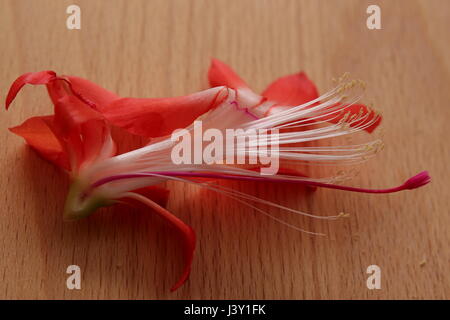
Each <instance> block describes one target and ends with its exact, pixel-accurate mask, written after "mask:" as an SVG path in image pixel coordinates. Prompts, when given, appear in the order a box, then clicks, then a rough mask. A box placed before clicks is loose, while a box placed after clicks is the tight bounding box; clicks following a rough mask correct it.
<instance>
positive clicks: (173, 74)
mask: <svg viewBox="0 0 450 320" xmlns="http://www.w3.org/2000/svg"><path fill="white" fill-rule="evenodd" d="M76 3H77V4H78V5H80V7H81V10H82V29H81V30H79V31H76V30H72V31H70V30H67V29H66V26H65V21H66V18H67V14H66V13H65V11H66V7H67V6H68V5H69V4H72V2H71V1H41V0H39V1H38V0H36V1H22V0H21V1H19V0H14V1H5V0H2V1H1V2H0V5H1V10H0V45H1V50H0V57H1V61H2V62H3V63H2V68H1V71H0V72H1V80H2V81H1V83H0V90H1V96H2V99H3V98H4V97H5V95H6V92H7V89H8V87H9V85H10V84H11V82H12V81H13V80H14V79H15V78H16V77H17V76H18V75H20V74H22V73H25V72H29V71H39V70H45V69H52V70H55V71H57V72H59V73H61V74H71V75H77V76H81V77H85V78H88V79H90V80H92V81H94V82H96V83H98V84H100V85H102V86H104V87H106V88H108V89H110V90H112V91H115V92H117V93H118V94H120V95H121V96H139V97H154V96H175V95H182V94H187V93H191V92H195V91H198V90H200V89H203V88H205V87H206V86H207V81H206V71H207V68H208V65H209V59H210V58H211V57H217V58H219V59H222V60H224V61H226V62H227V63H229V64H230V65H231V66H233V67H234V68H235V69H236V70H237V71H238V72H239V73H240V74H241V75H242V76H243V77H244V78H245V79H246V80H247V81H248V83H250V84H251V85H252V86H253V87H254V88H255V90H257V91H260V90H262V89H263V88H264V87H265V86H266V85H267V84H268V83H270V82H271V81H272V80H274V79H275V78H276V77H279V76H282V75H285V74H289V73H293V72H296V71H298V70H305V71H306V72H307V73H308V75H309V76H310V78H311V79H313V80H314V81H315V82H316V83H317V86H318V88H319V89H320V91H321V92H324V91H325V90H327V89H328V88H329V87H330V86H331V82H330V79H331V78H332V77H335V76H339V75H341V74H342V73H343V72H345V71H350V72H351V73H352V75H353V76H355V77H357V78H361V79H364V80H366V81H367V83H368V90H367V93H366V97H365V101H366V102H373V103H374V104H375V105H376V106H377V107H378V108H379V109H380V110H382V111H383V116H384V122H383V127H384V136H383V139H384V142H385V144H386V148H385V150H384V151H383V152H382V153H380V154H379V155H378V156H377V157H376V158H375V159H374V160H372V161H370V162H369V164H368V165H366V166H364V167H363V168H362V169H361V174H360V175H359V176H358V177H357V178H356V179H354V180H353V181H352V182H351V185H354V186H368V187H384V186H386V187H388V186H394V185H397V184H398V183H400V182H402V181H403V180H404V179H406V178H407V177H408V176H410V175H413V174H415V173H417V172H419V171H421V170H424V169H427V170H429V171H430V174H431V175H432V177H433V182H432V183H431V184H430V185H428V186H426V187H424V188H422V189H419V190H414V191H411V192H403V193H398V194H393V195H365V194H354V193H347V192H343V191H336V190H318V191H317V192H316V193H306V194H305V193H304V192H301V191H299V190H294V189H292V188H290V189H289V190H284V189H280V188H278V187H276V186H255V185H251V186H247V185H246V184H244V183H242V184H236V183H225V184H226V185H232V186H233V187H236V188H238V189H239V190H245V191H249V192H252V191H253V192H254V194H255V193H256V194H260V195H262V196H265V197H268V198H269V199H271V200H276V201H279V202H281V203H282V204H285V205H289V206H291V207H294V208H298V209H302V210H305V211H308V212H313V213H320V214H334V213H338V212H340V211H345V212H348V213H350V214H351V216H350V218H348V219H343V220H339V221H337V222H329V223H324V222H320V221H311V220H309V219H302V218H298V217H295V216H290V215H288V214H285V213H282V212H279V211H277V210H274V211H273V213H274V214H275V215H276V216H277V217H280V218H285V219H287V221H289V222H290V223H295V224H297V225H300V226H303V227H306V228H308V229H313V230H315V231H318V232H325V233H327V234H328V237H326V238H321V237H311V236H308V235H305V234H301V233H299V232H297V231H294V230H291V229H288V228H286V227H285V226H283V225H280V224H277V223H276V222H273V221H272V220H269V219H267V218H265V217H264V216H261V215H260V214H258V213H256V212H254V211H252V210H249V209H248V208H245V207H242V206H241V205H240V204H239V203H235V202H230V201H228V200H226V199H225V198H223V197H222V196H220V195H217V194H214V193H211V192H206V191H202V190H198V189H196V188H195V187H191V186H185V185H179V184H170V187H171V189H172V194H171V198H170V203H169V210H171V211H172V212H173V213H175V214H176V215H177V216H179V217H180V218H181V219H183V220H184V221H186V222H188V223H189V224H190V225H192V226H193V227H194V229H195V230H196V231H197V235H198V248H197V252H196V257H195V261H194V264H193V269H192V275H191V278H190V280H189V281H188V283H187V284H186V285H185V286H184V287H182V288H181V289H180V290H178V291H176V292H175V293H170V292H169V288H170V286H171V285H172V284H173V282H174V281H175V280H176V277H177V276H178V274H179V272H180V271H181V257H180V254H181V251H180V249H179V248H178V245H179V243H178V241H177V239H176V237H174V236H173V233H172V231H171V229H170V228H169V227H167V226H165V225H164V224H163V223H162V222H161V220H160V219H158V218H155V217H153V215H152V214H151V212H145V211H138V210H133V209H124V208H123V207H120V208H119V207H117V208H115V209H110V210H103V211H101V212H99V213H96V214H95V215H93V216H92V217H90V218H88V219H85V220H82V221H79V222H74V223H67V222H64V221H63V220H62V214H61V212H62V206H63V202H64V197H65V193H66V190H67V186H68V182H67V178H65V177H63V175H62V174H61V173H60V172H59V171H58V170H57V169H56V168H55V167H53V166H52V165H50V164H48V163H47V162H45V161H44V160H42V159H41V158H39V157H38V156H37V155H36V154H35V153H34V152H33V151H31V150H29V149H28V148H27V147H25V146H24V143H23V141H22V140H21V139H20V138H18V137H16V136H14V135H13V134H11V133H10V132H8V130H7V128H8V127H11V126H13V125H16V124H18V123H20V122H21V121H23V120H24V119H26V118H28V117H30V116H32V115H42V114H47V113H50V112H51V105H50V103H49V101H48V98H47V96H46V92H45V90H43V89H42V88H31V87H27V88H26V89H25V90H24V91H23V93H22V94H21V95H20V96H19V97H18V98H17V100H16V101H15V102H14V105H13V107H12V109H11V110H10V111H8V112H6V111H3V112H2V116H1V118H0V123H1V126H0V137H1V138H0V139H1V143H2V152H1V153H0V165H1V168H0V178H1V180H0V191H1V193H0V194H1V196H0V199H1V209H0V213H1V215H0V216H1V220H0V298H2V299H3V298H7V299H15V298H26V299H30V298H39V299H44V298H49V299H55V298H58V299H59V298H64V299H79V298H88V299H97V298H120V299H137V298H144V299H174V298H178V299H190V298H194V299H202V298H204V299H209V298H227V299H237V298H239V299H241V298H245V299H254V298H258V299H266V298H268V299H329V298H331V299H338V298H340V299H366V298H369V299H378V298H389V299H405V298H407V299H411V298H434V299H436V298H441V299H442V298H446V299H448V298H450V289H449V288H450V280H449V276H450V268H449V266H450V264H449V262H450V261H449V259H450V255H449V254H450V250H449V243H450V230H449V225H450V215H449V208H450V205H449V188H448V184H449V182H450V176H449V167H448V165H449V160H450V157H449V142H448V138H449V135H450V130H449V128H450V126H449V120H450V117H449V116H450V111H449V110H450V109H449V108H448V103H449V101H450V94H449V92H450V91H449V68H450V56H449V54H448V52H449V49H450V47H449V41H448V40H449V38H448V32H449V23H448V21H449V20H450V3H449V2H448V1H446V0H442V1H406V0H405V1H324V0H322V1H315V0H311V1H280V0H277V1H275V0H273V1H263V0H260V1H256V0H255V1H251V0H224V1H187V0H180V1H138V0H134V1H113V0H110V1H82V0H79V1H76ZM369 4H378V5H380V7H381V10H382V30H368V29H367V28H366V19H367V16H368V15H367V14H366V8H367V6H368V5H369ZM252 188H256V189H255V190H251V189H252ZM71 264H76V265H79V266H80V267H81V270H82V289H81V290H79V291H78V290H73V291H69V290H68V289H67V288H66V277H67V274H66V273H65V271H66V268H67V266H68V265H71ZM372 264H376V265H378V266H380V268H381V270H382V288H381V290H368V289H367V287H366V279H367V277H368V275H367V274H366V268H367V267H368V266H369V265H372Z"/></svg>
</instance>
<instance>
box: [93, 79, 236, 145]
mask: <svg viewBox="0 0 450 320" xmlns="http://www.w3.org/2000/svg"><path fill="white" fill-rule="evenodd" d="M226 96H227V91H226V89H225V88H223V87H216V88H212V89H208V90H205V91H201V92H198V93H194V94H191V95H188V96H183V97H175V98H156V99H155V98H150V99H139V98H122V99H118V100H116V101H114V102H113V103H112V104H110V105H108V106H107V107H106V108H103V109H101V110H100V112H101V113H102V114H103V115H104V116H105V118H106V119H107V120H109V121H110V122H111V123H112V124H114V125H116V126H118V127H121V128H124V129H125V130H128V131H129V132H131V133H133V134H136V135H140V136H145V137H161V136H165V135H168V134H171V133H172V132H173V131H174V130H175V129H179V128H185V127H187V126H188V125H190V124H191V123H192V122H193V121H194V120H195V119H197V118H198V117H199V116H200V115H202V114H203V113H205V112H207V111H208V110H210V109H211V108H213V107H215V106H216V105H218V104H219V103H220V102H222V101H223V100H224V99H225V98H226Z"/></svg>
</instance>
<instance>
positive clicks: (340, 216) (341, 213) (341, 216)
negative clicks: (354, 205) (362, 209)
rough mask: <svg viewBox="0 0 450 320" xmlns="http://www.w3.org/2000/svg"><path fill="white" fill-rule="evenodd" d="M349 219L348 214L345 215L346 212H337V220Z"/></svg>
mask: <svg viewBox="0 0 450 320" xmlns="http://www.w3.org/2000/svg"><path fill="white" fill-rule="evenodd" d="M349 217H350V213H346V212H339V214H338V215H337V218H349Z"/></svg>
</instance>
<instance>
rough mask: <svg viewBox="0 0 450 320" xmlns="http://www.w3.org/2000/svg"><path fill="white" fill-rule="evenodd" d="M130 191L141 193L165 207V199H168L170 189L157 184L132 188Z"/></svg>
mask: <svg viewBox="0 0 450 320" xmlns="http://www.w3.org/2000/svg"><path fill="white" fill-rule="evenodd" d="M132 192H134V193H138V194H140V195H143V196H144V197H146V198H149V199H151V200H152V201H154V202H156V203H157V204H159V205H160V206H161V207H163V208H165V207H166V206H167V201H168V200H169V194H170V190H169V189H166V188H163V187H159V186H149V187H144V188H140V189H137V190H133V191H132Z"/></svg>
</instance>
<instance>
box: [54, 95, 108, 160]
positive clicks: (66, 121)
mask: <svg viewBox="0 0 450 320" xmlns="http://www.w3.org/2000/svg"><path fill="white" fill-rule="evenodd" d="M54 130H55V133H56V134H57V136H58V138H59V139H60V140H61V141H63V142H64V144H65V146H66V148H67V150H68V151H69V152H70V155H71V156H72V157H74V160H75V159H76V164H74V165H76V166H77V167H79V166H80V165H81V164H82V163H83V162H87V161H91V160H93V159H95V158H96V157H97V156H98V154H99V153H100V152H101V151H102V146H103V144H104V143H105V139H106V138H107V137H108V135H109V129H108V128H107V125H106V122H105V120H104V118H103V117H102V115H101V114H100V113H99V112H97V111H94V110H92V109H91V108H90V107H89V106H87V105H86V104H84V103H82V102H81V101H80V100H79V99H77V98H75V97H74V96H64V97H62V98H60V99H59V101H58V102H57V103H56V104H55V118H54Z"/></svg>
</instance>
